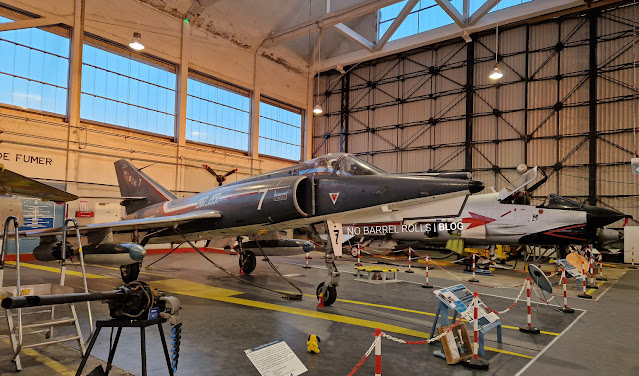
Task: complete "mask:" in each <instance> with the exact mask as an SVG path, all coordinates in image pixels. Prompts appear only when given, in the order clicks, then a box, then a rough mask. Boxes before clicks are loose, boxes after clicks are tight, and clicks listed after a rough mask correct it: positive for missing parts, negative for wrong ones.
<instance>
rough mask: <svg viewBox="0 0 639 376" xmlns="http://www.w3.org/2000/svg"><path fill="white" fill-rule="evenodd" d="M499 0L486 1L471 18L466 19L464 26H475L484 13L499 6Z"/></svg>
mask: <svg viewBox="0 0 639 376" xmlns="http://www.w3.org/2000/svg"><path fill="white" fill-rule="evenodd" d="M500 1H501V0H488V1H486V2H485V3H484V5H482V6H481V7H479V9H477V10H476V11H475V12H474V13H473V14H472V15H471V16H470V18H468V20H467V22H466V26H473V25H474V24H476V23H477V22H478V21H479V20H480V19H481V18H482V17H484V16H485V15H486V13H488V12H490V10H491V9H493V8H494V7H495V6H497V4H499V2H500Z"/></svg>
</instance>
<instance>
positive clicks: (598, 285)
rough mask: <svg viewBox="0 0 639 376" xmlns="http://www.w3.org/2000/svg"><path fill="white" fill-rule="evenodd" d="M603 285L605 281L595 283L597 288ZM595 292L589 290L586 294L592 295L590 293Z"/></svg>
mask: <svg viewBox="0 0 639 376" xmlns="http://www.w3.org/2000/svg"><path fill="white" fill-rule="evenodd" d="M604 283H606V281H601V282H599V283H597V287H601V285H603V284H604ZM595 290H597V289H590V290H588V291H586V294H588V295H592V293H593V292H595Z"/></svg>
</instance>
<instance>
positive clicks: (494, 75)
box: [488, 63, 504, 80]
mask: <svg viewBox="0 0 639 376" xmlns="http://www.w3.org/2000/svg"><path fill="white" fill-rule="evenodd" d="M488 77H490V78H491V79H493V80H498V79H500V78H502V77H504V74H503V73H502V72H501V69H499V63H495V69H493V71H492V72H490V76H488Z"/></svg>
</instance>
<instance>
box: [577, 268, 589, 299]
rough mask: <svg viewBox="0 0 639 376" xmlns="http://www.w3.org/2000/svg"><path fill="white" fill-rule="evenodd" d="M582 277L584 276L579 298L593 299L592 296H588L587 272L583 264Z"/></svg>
mask: <svg viewBox="0 0 639 376" xmlns="http://www.w3.org/2000/svg"><path fill="white" fill-rule="evenodd" d="M581 275H582V282H581V294H579V295H577V297H579V298H582V299H592V296H591V295H588V294H586V270H585V268H584V263H583V262H582V263H581Z"/></svg>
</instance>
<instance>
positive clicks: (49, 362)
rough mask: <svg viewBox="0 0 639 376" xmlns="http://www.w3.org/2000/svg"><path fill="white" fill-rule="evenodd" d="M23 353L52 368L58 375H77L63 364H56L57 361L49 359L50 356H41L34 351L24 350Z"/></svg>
mask: <svg viewBox="0 0 639 376" xmlns="http://www.w3.org/2000/svg"><path fill="white" fill-rule="evenodd" d="M21 352H22V353H24V354H25V355H28V356H30V357H32V358H34V359H35V360H37V361H38V362H40V363H42V364H44V365H45V366H47V367H49V368H51V369H52V370H54V371H56V372H57V373H59V374H61V375H64V376H74V375H75V371H73V370H71V369H69V368H67V367H65V366H64V365H63V364H62V363H59V362H56V361H55V360H53V359H51V358H49V357H48V356H45V355H42V354H40V353H39V352H37V351H35V350H34V349H22V351H21Z"/></svg>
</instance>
